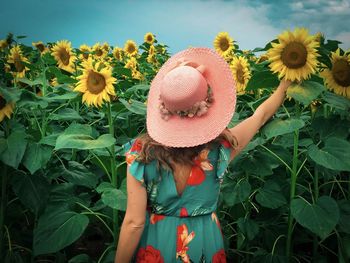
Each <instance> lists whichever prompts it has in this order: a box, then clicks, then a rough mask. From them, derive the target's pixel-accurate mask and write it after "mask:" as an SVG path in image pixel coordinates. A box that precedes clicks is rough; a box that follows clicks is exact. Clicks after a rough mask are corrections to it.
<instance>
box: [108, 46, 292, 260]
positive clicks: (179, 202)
mask: <svg viewBox="0 0 350 263" xmlns="http://www.w3.org/2000/svg"><path fill="white" fill-rule="evenodd" d="M289 85H290V81H284V80H282V81H281V82H280V84H279V86H278V88H277V89H276V91H275V92H274V93H273V94H272V95H271V96H270V97H269V98H268V99H267V100H266V101H265V102H263V103H262V104H261V105H260V106H259V107H258V108H257V109H256V111H255V112H254V114H253V115H252V116H251V117H249V118H247V119H246V120H244V121H242V122H241V123H240V124H238V125H236V126H235V127H233V128H231V129H228V128H227V125H228V124H229V122H230V120H231V119H232V116H233V114H234V111H235V104H236V93H235V83H234V80H233V78H232V73H231V70H230V68H229V65H228V64H227V63H226V62H225V61H224V60H223V59H222V58H221V57H220V56H219V55H218V54H217V53H216V52H215V51H213V50H211V49H209V48H190V49H187V50H184V51H181V52H179V53H177V54H175V55H174V56H172V57H171V58H170V59H169V60H168V61H167V62H166V63H165V64H164V65H163V66H162V68H161V69H160V70H159V72H158V73H157V75H156V76H155V78H154V79H153V81H152V83H151V87H150V91H149V94H148V103H147V118H146V120H147V133H145V134H142V135H140V136H139V137H138V138H136V139H133V140H131V141H130V142H129V143H127V144H125V145H124V147H125V151H126V160H127V163H128V170H127V192H128V201H127V210H126V214H125V217H124V221H123V224H122V227H121V231H120V236H119V242H118V247H117V252H116V257H115V262H117V263H125V262H130V261H132V262H135V261H136V262H167V263H168V262H226V256H225V251H224V244H223V237H222V233H221V228H220V223H219V220H218V218H217V216H216V214H215V210H216V206H217V200H218V195H219V190H220V184H221V182H222V179H223V175H224V172H225V171H226V169H227V166H228V165H229V163H230V161H232V160H233V159H234V157H235V156H237V154H239V153H240V152H241V151H242V149H244V147H245V146H246V145H247V144H248V143H249V141H250V140H251V139H252V138H253V136H254V135H255V134H256V132H257V131H258V130H259V129H260V128H261V127H262V126H263V125H264V123H265V122H266V121H267V120H268V119H269V118H270V117H271V116H272V115H273V114H274V113H275V112H276V111H277V109H278V108H279V106H280V105H281V104H282V102H283V100H284V98H285V94H286V90H287V88H288V86H289Z"/></svg>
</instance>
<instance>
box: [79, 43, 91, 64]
mask: <svg viewBox="0 0 350 263" xmlns="http://www.w3.org/2000/svg"><path fill="white" fill-rule="evenodd" d="M79 50H80V51H81V52H82V54H80V55H79V59H80V60H87V59H88V58H89V57H91V55H90V52H91V47H89V46H88V45H85V44H83V45H81V46H80V47H79Z"/></svg>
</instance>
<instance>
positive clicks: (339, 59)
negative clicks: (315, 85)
mask: <svg viewBox="0 0 350 263" xmlns="http://www.w3.org/2000/svg"><path fill="white" fill-rule="evenodd" d="M331 54H332V69H325V70H324V71H322V72H321V73H320V75H321V76H322V77H323V79H324V82H325V84H326V86H327V87H328V89H329V90H333V91H334V93H336V94H338V95H341V96H344V97H346V98H348V99H350V54H344V55H340V49H339V48H338V49H337V50H336V51H335V52H332V53H331Z"/></svg>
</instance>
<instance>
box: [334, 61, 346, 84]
mask: <svg viewBox="0 0 350 263" xmlns="http://www.w3.org/2000/svg"><path fill="white" fill-rule="evenodd" d="M332 75H333V78H334V80H335V82H336V83H337V84H338V85H340V86H343V87H348V86H350V65H349V63H348V62H347V61H346V60H344V59H340V60H337V61H336V62H335V63H334V64H333V67H332Z"/></svg>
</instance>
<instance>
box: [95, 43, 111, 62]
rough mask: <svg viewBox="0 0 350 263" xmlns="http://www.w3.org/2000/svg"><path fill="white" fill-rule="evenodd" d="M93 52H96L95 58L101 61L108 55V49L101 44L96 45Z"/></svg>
mask: <svg viewBox="0 0 350 263" xmlns="http://www.w3.org/2000/svg"><path fill="white" fill-rule="evenodd" d="M92 51H93V52H94V58H95V59H99V58H104V57H105V56H106V55H107V53H108V52H107V51H106V49H105V48H104V47H103V45H101V44H100V43H96V44H95V45H94V46H93V47H92Z"/></svg>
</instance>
